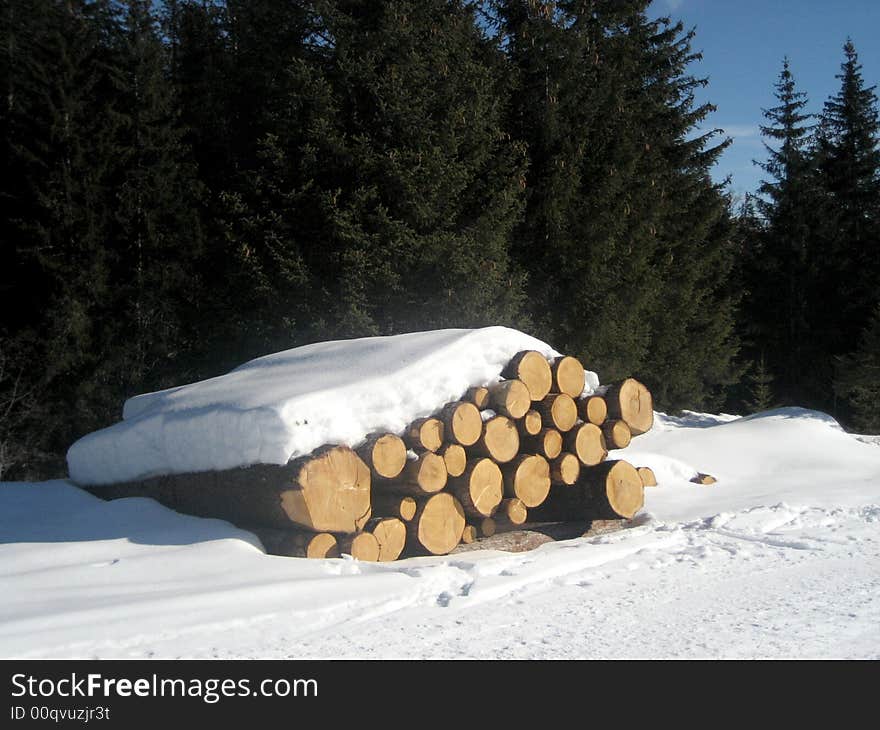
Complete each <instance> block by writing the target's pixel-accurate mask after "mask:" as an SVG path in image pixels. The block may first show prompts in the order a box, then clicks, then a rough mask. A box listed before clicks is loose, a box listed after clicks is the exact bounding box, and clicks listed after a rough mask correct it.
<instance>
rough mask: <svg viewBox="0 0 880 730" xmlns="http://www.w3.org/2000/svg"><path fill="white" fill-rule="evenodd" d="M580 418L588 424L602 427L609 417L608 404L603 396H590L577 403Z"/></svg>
mask: <svg viewBox="0 0 880 730" xmlns="http://www.w3.org/2000/svg"><path fill="white" fill-rule="evenodd" d="M577 407H578V416H580V417H581V420H583V421H584V422H586V423H592V424H595V425H596V426H601V425H602V424H603V423H605V419H606V418H607V417H608V404H607V403H606V402H605V399H604V398H603V397H602V396H601V395H588V396H587V397H586V398H581V399H580V400H579V401H578V402H577Z"/></svg>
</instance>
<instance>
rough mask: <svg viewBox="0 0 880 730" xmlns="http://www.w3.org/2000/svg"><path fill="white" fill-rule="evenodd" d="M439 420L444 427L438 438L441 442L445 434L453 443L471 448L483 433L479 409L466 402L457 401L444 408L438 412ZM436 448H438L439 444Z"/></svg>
mask: <svg viewBox="0 0 880 730" xmlns="http://www.w3.org/2000/svg"><path fill="white" fill-rule="evenodd" d="M440 420H441V421H442V422H443V427H444V428H443V434H441V436H440V441H441V442H442V441H443V438H444V434H445V437H446V438H447V439H448V440H449V441H452V442H453V443H457V444H461V445H462V446H472V445H473V444H475V443H476V442H477V439H479V438H480V434H481V433H482V432H483V419H482V418H481V417H480V411H479V409H478V408H477V407H476V406H475V405H474V404H473V403H469V402H467V401H457V402H455V403H450V404H448V405H447V406H445V407H444V408H443V410H442V411H441V412H440ZM437 448H438V449H439V448H440V444H438V445H437ZM431 450H432V451H436V450H437V449H431Z"/></svg>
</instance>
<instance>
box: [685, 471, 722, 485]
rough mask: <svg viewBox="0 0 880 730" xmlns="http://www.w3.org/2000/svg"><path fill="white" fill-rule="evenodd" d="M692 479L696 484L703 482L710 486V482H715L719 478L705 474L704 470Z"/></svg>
mask: <svg viewBox="0 0 880 730" xmlns="http://www.w3.org/2000/svg"><path fill="white" fill-rule="evenodd" d="M691 481H692V482H693V483H694V484H702V485H704V486H708V485H709V484H715V482H717V481H718V480H717V479H716V478H715V477H713V476H712V475H711V474H703V473H702V472H701V473H699V474H697V476H695V477H694V478H693V479H691Z"/></svg>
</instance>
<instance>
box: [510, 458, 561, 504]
mask: <svg viewBox="0 0 880 730" xmlns="http://www.w3.org/2000/svg"><path fill="white" fill-rule="evenodd" d="M502 472H503V474H504V493H505V494H506V495H507V496H508V497H516V498H517V499H519V500H521V501H522V503H523V504H524V505H525V506H526V507H537V506H538V505H539V504H541V502H543V501H544V500H545V499H546V498H547V494H548V492H549V491H550V464H549V463H548V462H547V459H545V458H544V457H543V456H539V455H538V454H522V455H520V456H519V457H517V458H516V459H514V461H513V463H511V464H508V465H506V466H505V467H503V468H502Z"/></svg>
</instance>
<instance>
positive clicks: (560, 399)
mask: <svg viewBox="0 0 880 730" xmlns="http://www.w3.org/2000/svg"><path fill="white" fill-rule="evenodd" d="M535 410H537V411H538V412H539V413H540V414H541V418H542V419H543V422H544V423H545V424H547V426H552V427H553V428H555V429H557V430H558V431H562V432H563V433H564V432H566V431H570V430H571V429H572V428H573V427H574V425H575V423H577V418H578V413H577V404H576V403H575V402H574V398H572V397H571V396H570V395H566V394H565V393H551V394H550V395H548V396H547V397H546V398H544V399H543V400H542V401H541V402H540V403H538V404H536V409H535Z"/></svg>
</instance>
